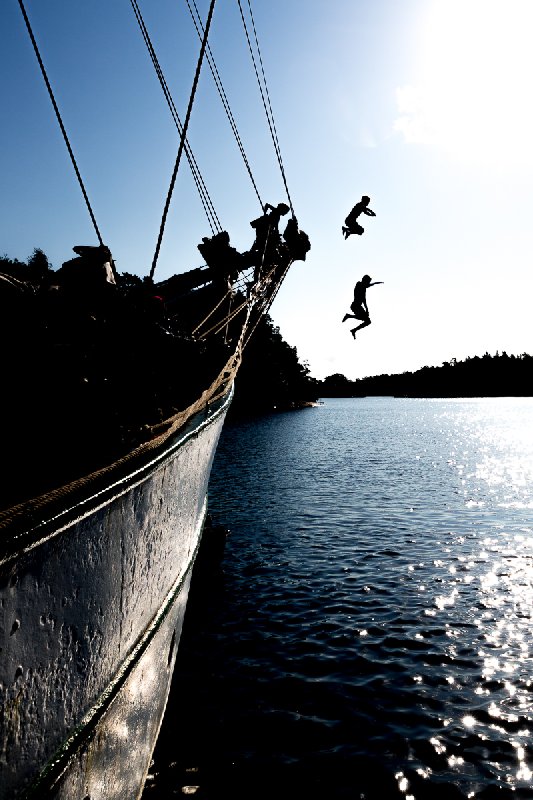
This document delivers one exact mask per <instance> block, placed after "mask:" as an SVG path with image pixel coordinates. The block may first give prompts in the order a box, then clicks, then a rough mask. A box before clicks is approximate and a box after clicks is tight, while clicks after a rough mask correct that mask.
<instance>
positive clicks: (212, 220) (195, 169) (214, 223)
mask: <svg viewBox="0 0 533 800" xmlns="http://www.w3.org/2000/svg"><path fill="white" fill-rule="evenodd" d="M130 3H131V7H132V8H133V13H134V14H135V18H136V20H137V24H138V25H139V29H140V31H141V34H142V37H143V39H144V43H145V45H146V48H147V50H148V53H149V55H150V59H151V61H152V64H153V67H154V69H155V72H156V75H157V77H158V79H159V83H160V85H161V88H162V90H163V94H164V96H165V100H166V101H167V105H168V107H169V109H170V113H171V115H172V118H173V120H174V123H175V125H176V128H177V129H178V132H179V133H180V135H181V133H182V129H183V125H182V122H181V119H180V117H179V114H178V111H177V109H176V105H175V103H174V100H173V98H172V95H171V92H170V89H169V87H168V84H167V82H166V79H165V76H164V73H163V70H162V68H161V65H160V64H159V59H158V58H157V55H156V52H155V49H154V46H153V44H152V40H151V38H150V34H149V33H148V28H147V27H146V23H145V21H144V18H143V15H142V13H141V10H140V8H139V4H138V2H137V0H130ZM184 147H185V155H186V156H187V161H188V162H189V166H190V169H191V173H192V176H193V179H194V182H195V184H196V188H197V190H198V194H199V196H200V200H201V203H202V206H203V208H204V211H205V214H206V217H207V221H208V223H209V227H210V228H211V233H212V234H215V233H216V232H220V231H222V225H221V224H220V220H219V218H218V215H217V212H216V210H215V206H214V204H213V201H212V200H211V197H210V195H209V191H208V189H207V186H206V183H205V181H204V179H203V177H202V174H201V172H200V168H199V166H198V163H197V161H196V158H195V157H194V153H193V151H192V149H191V146H190V144H189V142H188V140H187V139H185V145H184Z"/></svg>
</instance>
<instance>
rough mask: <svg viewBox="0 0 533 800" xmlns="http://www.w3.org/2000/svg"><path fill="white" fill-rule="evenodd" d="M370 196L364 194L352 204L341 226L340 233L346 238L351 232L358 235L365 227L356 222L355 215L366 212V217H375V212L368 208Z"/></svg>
mask: <svg viewBox="0 0 533 800" xmlns="http://www.w3.org/2000/svg"><path fill="white" fill-rule="evenodd" d="M369 203H370V197H368V196H367V195H366V194H364V195H363V196H362V198H361V199H360V200H359V202H358V203H356V204H355V205H354V207H353V208H352V210H351V211H350V213H349V214H348V216H347V217H346V219H345V220H344V225H343V226H342V233H343V235H344V238H345V239H347V238H348V236H349V235H350V234H351V233H357V234H358V235H359V236H360V235H361V234H362V233H364V232H365V229H364V228H363V227H362V226H361V225H360V224H359V223H358V222H357V217H359V216H361V214H366V215H367V217H375V216H376V214H375V212H374V211H372V209H371V208H368V204H369Z"/></svg>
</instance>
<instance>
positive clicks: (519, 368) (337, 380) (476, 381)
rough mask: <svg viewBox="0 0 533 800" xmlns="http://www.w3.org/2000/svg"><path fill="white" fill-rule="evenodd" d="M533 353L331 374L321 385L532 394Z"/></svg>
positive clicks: (378, 391) (407, 393) (337, 393)
mask: <svg viewBox="0 0 533 800" xmlns="http://www.w3.org/2000/svg"><path fill="white" fill-rule="evenodd" d="M532 375H533V357H532V356H530V355H528V354H527V353H522V354H521V355H519V356H515V355H507V353H506V352H502V353H498V352H497V353H496V355H493V356H491V355H489V353H485V355H483V356H474V357H473V358H466V359H465V360H464V361H458V360H457V359H455V358H452V359H451V361H445V362H444V363H443V364H442V366H440V367H422V368H421V369H419V370H417V371H416V372H402V373H401V375H375V376H373V377H370V378H361V379H359V380H356V381H350V380H349V379H348V378H346V377H345V376H344V375H341V374H336V375H329V376H328V377H327V378H325V379H324V380H323V381H322V383H321V385H320V394H321V396H322V397H363V396H369V395H370V396H382V395H393V396H395V397H531V396H533V388H532Z"/></svg>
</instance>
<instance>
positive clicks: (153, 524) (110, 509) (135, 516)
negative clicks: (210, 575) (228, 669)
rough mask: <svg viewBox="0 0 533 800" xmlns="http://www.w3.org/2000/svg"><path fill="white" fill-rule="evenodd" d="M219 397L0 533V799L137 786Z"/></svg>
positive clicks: (155, 718)
mask: <svg viewBox="0 0 533 800" xmlns="http://www.w3.org/2000/svg"><path fill="white" fill-rule="evenodd" d="M230 398H231V392H230V391H227V392H226V393H225V394H224V395H223V396H222V397H221V398H220V399H219V400H218V401H217V402H216V403H215V404H214V405H213V406H209V407H208V410H206V409H203V410H202V411H199V412H198V413H196V414H195V415H193V416H192V418H191V419H190V420H189V421H188V423H187V424H186V425H185V426H184V427H183V428H180V429H179V430H178V431H177V432H176V433H175V434H174V435H172V436H171V437H169V439H168V441H167V443H166V444H165V446H164V447H162V448H160V449H159V452H157V454H156V455H155V456H149V457H148V458H147V459H145V463H142V464H139V463H136V464H135V467H134V468H133V469H131V470H128V469H126V470H121V473H122V474H120V475H118V474H117V476H114V479H113V480H112V481H111V482H110V484H109V485H108V486H107V487H106V488H105V489H104V490H99V491H97V492H96V493H92V492H91V491H90V486H89V487H88V488H89V491H88V492H87V493H86V494H85V496H83V495H82V496H78V497H77V498H76V502H75V503H74V505H71V504H70V503H68V502H67V503H66V504H64V507H63V508H62V510H61V511H59V512H58V511H57V508H55V509H54V510H53V511H52V512H51V516H50V517H49V516H48V514H47V512H46V509H45V510H44V513H43V514H42V519H41V520H40V521H39V523H38V524H37V525H35V526H34V527H33V529H26V530H23V531H22V532H19V534H18V535H15V536H14V537H13V539H12V540H11V542H10V543H8V542H7V541H6V540H4V555H3V563H2V566H1V572H0V575H1V577H0V581H1V588H0V592H1V597H2V613H3V627H4V630H3V631H2V633H3V636H2V639H3V641H4V642H5V643H6V645H7V646H5V647H4V648H3V653H2V662H1V668H0V669H1V677H0V681H1V684H2V687H3V702H4V714H3V727H2V754H3V758H2V763H1V764H0V775H1V777H0V787H1V788H0V796H1V797H2V798H7V797H14V796H24V795H26V794H28V796H39V795H42V794H43V792H44V791H46V794H47V796H48V795H49V796H51V797H58V798H73V797H79V798H82V797H91V800H96V798H104V797H105V798H110V797H117V798H119V797H120V798H133V797H136V796H138V795H139V794H140V792H141V790H142V785H143V783H144V779H145V776H146V772H147V769H148V765H149V761H150V756H151V753H152V750H153V747H154V745H155V741H156V737H157V733H158V730H159V725H160V721H161V717H162V715H163V711H164V708H165V703H166V699H167V694H168V689H169V683H170V678H171V675H172V669H173V665H174V660H175V656H176V650H177V647H178V642H179V638H180V632H181V626H182V622H183V615H184V611H185V605H186V601H187V594H188V587H189V580H190V575H191V569H192V565H193V563H194V559H195V555H196V553H197V550H198V546H199V542H200V538H201V532H202V526H203V521H204V518H205V514H206V504H207V500H206V497H207V484H208V478H209V472H210V469H211V464H212V460H213V456H214V452H215V448H216V444H217V441H218V437H219V435H220V431H221V429H222V425H223V422H224V417H225V414H226V411H227V408H228V405H229V402H230ZM9 545H10V546H9Z"/></svg>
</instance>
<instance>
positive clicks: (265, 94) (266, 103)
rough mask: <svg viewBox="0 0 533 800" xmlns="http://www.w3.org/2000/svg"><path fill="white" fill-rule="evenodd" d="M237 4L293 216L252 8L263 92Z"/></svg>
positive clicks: (242, 17)
mask: <svg viewBox="0 0 533 800" xmlns="http://www.w3.org/2000/svg"><path fill="white" fill-rule="evenodd" d="M237 3H238V6H239V11H240V12H241V19H242V24H243V26H244V32H245V34H246V40H247V42H248V48H249V50H250V55H251V57H252V63H253V65H254V70H255V76H256V78H257V84H258V86H259V91H260V92H261V98H262V100H263V108H264V109H265V114H266V118H267V122H268V127H269V129H270V135H271V136H272V142H273V144H274V150H275V152H276V156H277V159H278V164H279V168H280V172H281V177H282V179H283V183H284V186H285V191H286V192H287V199H288V201H289V205H290V207H291V212H292V215H293V216H295V214H294V207H293V204H292V199H291V195H290V192H289V187H288V185H287V178H286V176H285V168H284V166H283V159H282V157H281V149H280V146H279V139H278V133H277V130H276V123H275V121H274V112H273V111H272V104H271V102H270V94H269V92H268V85H267V80H266V75H265V70H264V66H263V59H262V56H261V50H260V47H259V39H258V37H257V30H256V27H255V20H254V16H253V13H252V6H251V4H250V0H248V9H249V12H250V19H251V21H252V28H253V32H254V38H255V46H256V48H257V55H258V58H259V63H260V65H261V73H262V76H263V83H264V91H263V86H262V85H261V79H260V77H259V71H258V69H257V64H256V61H255V56H254V52H253V47H252V43H251V41H250V36H249V33H248V26H247V25H246V20H245V18H244V12H243V10H242V5H241V0H237ZM265 98H266V99H265Z"/></svg>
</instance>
